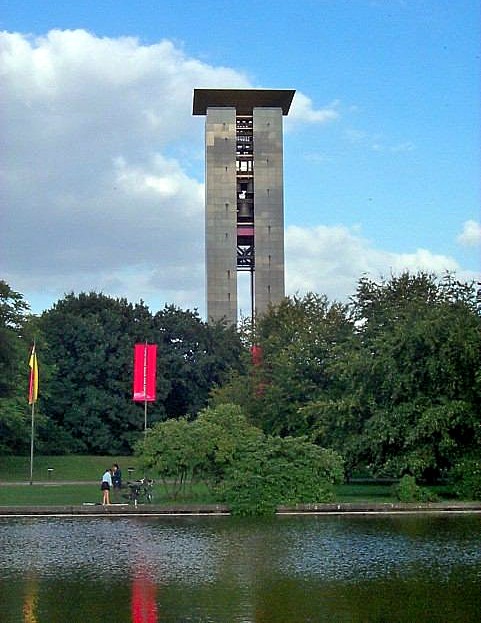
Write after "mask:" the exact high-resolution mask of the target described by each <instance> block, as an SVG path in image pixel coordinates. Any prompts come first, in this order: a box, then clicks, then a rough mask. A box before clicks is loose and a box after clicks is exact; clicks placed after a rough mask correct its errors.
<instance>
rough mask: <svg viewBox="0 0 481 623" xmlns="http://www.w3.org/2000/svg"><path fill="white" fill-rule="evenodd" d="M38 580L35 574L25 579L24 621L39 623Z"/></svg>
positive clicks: (25, 622)
mask: <svg viewBox="0 0 481 623" xmlns="http://www.w3.org/2000/svg"><path fill="white" fill-rule="evenodd" d="M37 601H38V581H37V578H36V576H35V575H30V576H27V578H26V580H25V597H24V601H23V620H24V623H38V619H37Z"/></svg>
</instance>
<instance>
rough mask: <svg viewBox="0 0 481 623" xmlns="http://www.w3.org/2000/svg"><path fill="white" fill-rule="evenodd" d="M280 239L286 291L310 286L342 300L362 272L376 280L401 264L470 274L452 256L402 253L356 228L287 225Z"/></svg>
mask: <svg viewBox="0 0 481 623" xmlns="http://www.w3.org/2000/svg"><path fill="white" fill-rule="evenodd" d="M285 244H286V290H287V292H288V293H289V294H293V293H296V292H298V293H300V294H304V293H306V292H309V291H313V292H319V293H323V294H326V295H327V296H328V297H329V298H330V299H331V300H332V299H336V300H347V298H348V297H349V296H351V295H353V294H354V292H355V290H356V285H357V282H358V280H359V278H360V277H361V276H362V275H368V276H370V278H372V279H374V280H377V279H379V278H381V277H389V276H390V275H391V274H399V273H401V272H403V271H405V270H409V271H411V272H417V271H418V270H425V271H428V272H433V273H436V274H440V275H441V274H443V273H444V272H446V271H450V272H455V273H456V274H457V275H458V277H459V278H466V279H471V278H474V275H470V274H467V273H465V272H462V271H461V269H460V267H459V265H458V263H457V262H456V261H455V260H454V259H452V258H450V257H447V256H444V255H439V254H435V253H431V252H430V251H427V250H425V249H417V250H416V251H414V252H413V253H404V254H398V253H392V252H389V251H387V250H384V249H378V248H376V247H375V246H373V244H372V243H371V242H370V241H369V240H367V239H365V238H363V237H362V236H361V235H360V233H359V231H358V229H357V228H348V227H345V226H334V227H326V226H318V227H311V228H305V227H298V226H290V227H288V228H287V231H286V241H285Z"/></svg>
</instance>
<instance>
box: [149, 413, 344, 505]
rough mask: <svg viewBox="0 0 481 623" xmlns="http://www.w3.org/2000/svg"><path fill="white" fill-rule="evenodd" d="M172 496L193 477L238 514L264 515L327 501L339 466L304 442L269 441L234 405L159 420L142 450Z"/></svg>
mask: <svg viewBox="0 0 481 623" xmlns="http://www.w3.org/2000/svg"><path fill="white" fill-rule="evenodd" d="M137 450H138V453H139V455H140V457H141V461H142V463H143V465H144V466H145V468H146V469H149V470H154V471H155V473H156V474H158V475H159V476H160V478H161V479H162V481H163V482H164V484H165V486H166V488H167V490H168V491H170V493H171V495H172V497H173V498H175V497H177V495H178V494H179V493H180V492H181V491H182V490H184V488H185V486H186V484H187V483H188V482H190V481H192V480H196V479H198V480H202V481H203V482H205V483H206V484H207V485H208V486H210V487H211V489H212V490H213V491H216V492H217V495H219V496H220V497H221V499H222V500H225V501H227V503H228V504H229V505H230V507H231V510H232V512H233V513H234V514H239V515H262V514H270V513H272V512H274V511H275V509H276V508H277V506H278V505H279V504H283V503H285V504H295V503H301V502H322V501H325V500H327V499H331V497H332V484H333V483H335V482H340V481H341V480H342V461H341V459H340V457H339V456H338V455H337V454H336V453H335V452H333V451H331V450H323V449H321V448H319V447H317V446H315V445H314V444H312V443H310V442H308V441H307V440H305V439H296V438H292V437H287V438H284V439H282V438H279V437H271V436H265V435H264V434H263V433H262V431H260V430H259V429H257V428H255V427H254V426H252V425H250V424H249V423H248V422H247V419H246V418H245V416H244V415H243V413H242V411H241V409H240V408H239V407H238V406H237V405H229V404H225V405H219V406H218V407H216V408H208V409H205V410H204V411H202V413H200V415H199V417H198V418H197V419H196V420H194V421H188V420H187V419H185V418H181V419H179V420H170V421H167V422H161V423H158V424H157V425H156V426H155V427H154V428H153V429H152V430H151V431H149V432H148V434H147V435H146V439H145V441H144V442H139V443H138V446H137Z"/></svg>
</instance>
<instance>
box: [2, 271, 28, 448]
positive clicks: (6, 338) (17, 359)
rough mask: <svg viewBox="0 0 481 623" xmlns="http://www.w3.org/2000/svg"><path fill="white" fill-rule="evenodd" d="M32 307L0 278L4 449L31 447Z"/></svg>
mask: <svg viewBox="0 0 481 623" xmlns="http://www.w3.org/2000/svg"><path fill="white" fill-rule="evenodd" d="M28 311H29V306H28V304H27V302H26V301H25V300H24V297H23V295H22V294H21V293H20V292H16V291H15V290H13V289H12V288H11V287H10V286H9V285H8V283H6V282H5V281H1V280H0V452H2V453H4V454H6V453H8V454H10V453H19V454H23V453H24V452H26V450H27V447H29V440H30V415H29V410H28V405H27V395H28V367H27V364H28V357H29V349H30V346H31V343H32V342H31V339H30V338H31V337H32V332H31V331H30V328H29V323H28V321H29V318H30V316H29V313H28Z"/></svg>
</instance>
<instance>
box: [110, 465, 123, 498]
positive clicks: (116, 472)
mask: <svg viewBox="0 0 481 623" xmlns="http://www.w3.org/2000/svg"><path fill="white" fill-rule="evenodd" d="M112 485H113V487H114V499H117V498H119V497H120V489H121V488H122V472H121V471H120V467H119V466H118V465H117V463H114V464H113V466H112Z"/></svg>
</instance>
